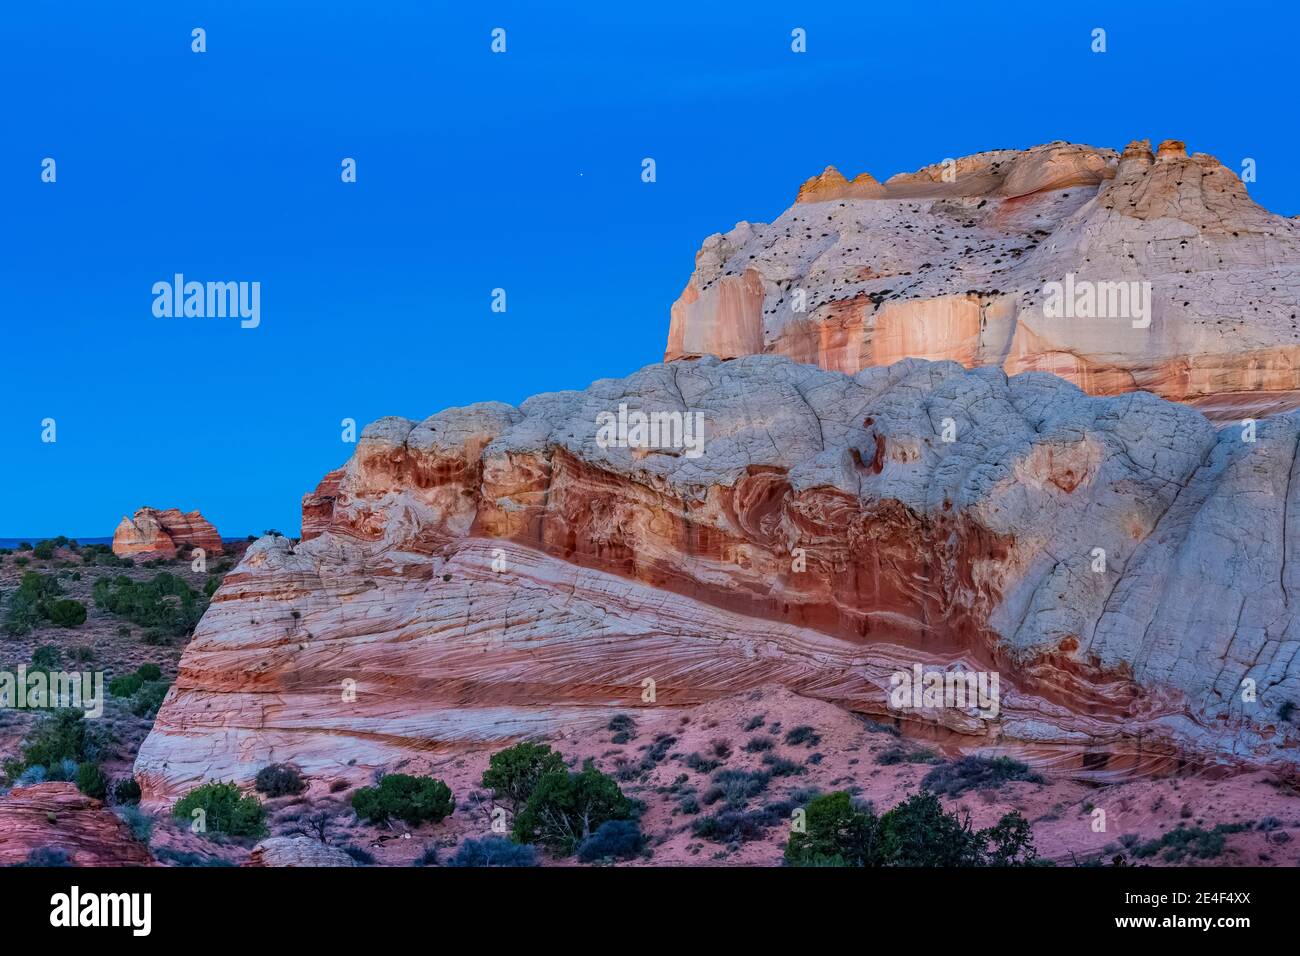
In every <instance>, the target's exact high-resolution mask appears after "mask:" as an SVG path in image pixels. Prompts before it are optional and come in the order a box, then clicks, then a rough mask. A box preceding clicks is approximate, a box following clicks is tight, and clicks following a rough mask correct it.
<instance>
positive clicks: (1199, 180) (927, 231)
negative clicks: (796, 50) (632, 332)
mask: <svg viewBox="0 0 1300 956" xmlns="http://www.w3.org/2000/svg"><path fill="white" fill-rule="evenodd" d="M1053 283H1057V284H1060V285H1061V286H1063V287H1064V288H1063V289H1062V290H1061V291H1062V292H1063V293H1064V296H1063V297H1064V298H1066V299H1068V300H1069V301H1068V302H1062V301H1061V297H1058V296H1057V295H1056V294H1055V292H1054V290H1053V289H1052V285H1051V284H1053ZM1144 284H1146V285H1144ZM1298 294H1300V223H1297V222H1296V221H1295V220H1291V219H1286V218H1283V217H1281V216H1276V215H1273V214H1271V213H1269V212H1267V211H1266V210H1264V209H1262V208H1260V207H1259V206H1258V205H1256V204H1255V203H1254V202H1253V201H1252V200H1251V199H1250V197H1249V196H1248V195H1247V192H1246V188H1245V186H1244V185H1243V184H1242V182H1241V180H1240V179H1239V178H1238V176H1237V175H1236V174H1235V173H1234V172H1233V171H1232V170H1230V169H1228V168H1226V167H1225V166H1223V165H1222V164H1220V163H1219V161H1218V160H1216V159H1214V158H1213V157H1211V156H1208V155H1205V154H1203V153H1197V154H1195V155H1192V156H1190V157H1189V156H1188V155H1187V153H1186V149H1185V148H1184V146H1183V144H1182V143H1180V142H1177V141H1172V140H1171V141H1166V142H1165V143H1162V144H1161V145H1160V147H1159V150H1158V151H1157V153H1156V154H1155V155H1153V154H1152V152H1151V149H1150V144H1149V143H1148V142H1147V141H1142V142H1136V143H1131V144H1130V145H1129V146H1128V147H1127V148H1126V149H1125V150H1124V151H1123V153H1122V154H1120V153H1116V152H1115V151H1114V150H1110V149H1094V148H1092V147H1089V146H1080V145H1073V144H1068V143H1059V142H1058V143H1050V144H1047V145H1045V146H1037V147H1034V148H1032V149H1028V150H996V151H992V152H986V153H978V154H976V155H974V156H967V157H964V158H962V159H958V160H946V161H944V162H943V163H940V164H938V165H935V166H930V167H927V168H925V169H922V170H920V171H919V172H916V173H911V174H900V175H897V176H894V177H892V178H891V179H889V180H887V181H886V182H885V183H883V184H881V183H877V182H876V181H875V180H874V179H872V178H871V177H870V176H869V175H867V174H863V175H861V176H859V177H857V178H856V179H854V180H853V181H852V182H850V181H848V180H847V179H846V178H845V177H844V176H843V175H841V174H840V173H839V172H837V171H836V170H834V169H833V168H828V169H827V170H826V171H825V172H824V173H822V174H821V175H820V176H817V177H814V178H813V179H810V180H809V181H808V182H806V183H805V184H804V185H803V187H802V188H801V189H800V190H799V195H798V198H797V200H796V202H795V205H793V206H792V207H791V208H790V209H788V210H787V211H786V212H785V213H783V214H782V215H781V216H780V217H779V218H778V219H777V220H776V221H775V222H773V223H771V224H770V225H768V224H762V223H748V222H741V223H739V224H737V225H736V227H735V228H733V229H732V230H731V231H730V232H728V233H726V234H722V235H714V236H710V237H709V238H708V239H706V240H705V242H704V245H703V247H702V248H701V249H700V251H699V253H698V254H697V255H696V259H695V272H694V273H693V274H692V276H691V278H690V281H689V282H688V283H687V285H686V288H685V290H684V291H683V292H682V295H681V297H680V298H679V299H678V300H677V302H676V303H675V304H674V305H673V307H672V322H671V328H670V331H669V336H668V346H667V350H666V355H665V358H666V359H668V360H672V359H678V358H683V357H693V356H699V355H708V354H712V355H717V356H720V357H723V358H729V357H734V356H740V355H750V354H764V353H771V354H778V355H786V356H789V357H791V358H793V359H795V360H796V361H799V362H806V363H813V364H817V365H820V366H821V367H823V368H827V369H834V370H837V371H842V372H848V373H853V372H857V371H859V370H860V369H863V368H868V367H871V366H881V365H889V364H891V363H893V362H896V361H898V360H899V359H902V358H908V357H914V358H925V359H931V360H944V359H949V360H953V361H957V362H960V363H962V364H963V365H966V366H968V367H974V366H997V367H1000V368H1002V369H1004V370H1005V371H1007V372H1008V373H1011V374H1014V373H1017V372H1023V371H1048V372H1053V373H1055V374H1057V375H1060V376H1062V377H1063V378H1066V379H1068V380H1070V381H1072V382H1074V383H1075V384H1077V385H1079V386H1080V387H1081V388H1083V389H1084V390H1085V391H1086V392H1088V393H1089V394H1094V395H1112V394H1117V393H1121V392H1126V391H1133V390H1146V391H1151V392H1154V393H1156V394H1157V395H1160V396H1162V397H1164V398H1167V399H1170V400H1172V401H1178V402H1187V403H1192V404H1195V405H1197V406H1198V407H1200V408H1201V409H1202V410H1203V411H1205V412H1206V414H1208V415H1210V416H1211V417H1212V418H1216V419H1221V420H1228V419H1235V418H1240V417H1243V416H1247V415H1255V416H1258V415H1263V414H1271V413H1274V412H1277V411H1285V410H1288V409H1290V408H1294V407H1296V406H1297V405H1298V404H1300V324H1298V322H1300V320H1298V319H1297V314H1298V313H1300V307H1298V306H1297V297H1298Z"/></svg>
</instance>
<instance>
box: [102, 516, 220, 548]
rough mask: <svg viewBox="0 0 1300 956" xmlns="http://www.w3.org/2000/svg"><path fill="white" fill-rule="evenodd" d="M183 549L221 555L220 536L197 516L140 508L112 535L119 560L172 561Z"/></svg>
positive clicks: (204, 520)
mask: <svg viewBox="0 0 1300 956" xmlns="http://www.w3.org/2000/svg"><path fill="white" fill-rule="evenodd" d="M182 547H183V548H202V549H203V550H204V552H206V553H207V554H208V555H214V554H220V553H221V535H219V534H218V533H217V529H216V528H214V527H213V526H212V523H211V522H209V521H208V520H207V519H206V518H204V517H203V515H201V514H199V512H197V511H190V512H188V513H185V514H182V513H181V512H180V511H179V510H178V509H176V508H168V509H167V510H166V511H158V510H156V509H154V508H141V509H140V510H138V511H137V512H136V513H135V517H133V518H126V517H124V518H122V520H121V522H120V523H119V524H118V526H117V530H115V531H114V532H113V553H114V554H116V555H117V556H118V557H120V558H145V559H150V558H174V557H176V551H177V549H178V548H182Z"/></svg>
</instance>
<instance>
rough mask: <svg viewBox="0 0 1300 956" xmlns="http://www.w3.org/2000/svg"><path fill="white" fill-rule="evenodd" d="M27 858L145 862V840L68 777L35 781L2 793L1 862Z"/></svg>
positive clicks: (78, 863)
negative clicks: (41, 854) (36, 853)
mask: <svg viewBox="0 0 1300 956" xmlns="http://www.w3.org/2000/svg"><path fill="white" fill-rule="evenodd" d="M33 851H42V852H44V853H45V857H44V858H43V859H35V860H31V862H39V863H41V864H42V865H45V866H49V865H51V864H52V862H53V861H54V860H55V859H56V858H61V859H62V861H63V862H64V863H66V864H69V865H72V866H148V865H150V864H152V863H153V858H152V857H150V856H149V851H148V850H147V849H146V848H145V846H144V845H143V844H141V843H139V842H137V841H136V840H135V838H134V837H132V836H131V830H130V828H129V827H127V826H126V824H124V823H123V822H122V821H121V820H119V819H118V818H117V817H116V816H115V815H114V814H113V811H111V810H109V809H108V808H107V807H105V806H104V804H102V803H101V802H100V801H98V800H95V799H92V798H91V797H87V796H86V795H84V794H83V793H81V792H80V791H79V790H77V788H76V786H75V785H74V784H71V783H38V784H36V785H34V786H31V787H22V788H20V789H17V790H12V791H10V792H9V793H8V794H7V795H5V796H4V797H0V866H15V865H17V864H20V863H27V862H29V859H31V855H32V853H33Z"/></svg>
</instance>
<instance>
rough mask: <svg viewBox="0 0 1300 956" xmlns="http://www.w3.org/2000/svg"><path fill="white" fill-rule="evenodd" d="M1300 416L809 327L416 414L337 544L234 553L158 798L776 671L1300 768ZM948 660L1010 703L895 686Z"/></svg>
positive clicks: (947, 710)
mask: <svg viewBox="0 0 1300 956" xmlns="http://www.w3.org/2000/svg"><path fill="white" fill-rule="evenodd" d="M1067 160H1068V161H1067ZM1089 168H1091V167H1089V165H1088V163H1087V161H1086V157H1084V158H1083V159H1078V158H1076V159H1069V157H1065V158H1062V159H1061V161H1060V162H1059V163H1057V164H1056V165H1055V166H1047V167H1045V169H1044V170H1043V171H1040V172H1039V173H1037V174H1036V175H1039V176H1040V177H1046V178H1047V179H1048V180H1049V181H1054V180H1055V179H1056V178H1060V177H1064V178H1071V177H1077V176H1080V175H1083V174H1084V173H1085V172H1086V171H1087V170H1088V169H1089ZM1024 175H1025V176H1029V173H1025V174H1024ZM1007 178H1009V177H1008V176H1007V175H999V176H998V181H999V182H1005V180H1006V179H1007ZM1036 181H1037V180H1035V179H1033V178H1032V177H1030V179H1029V181H1028V185H1030V186H1032V185H1033V183H1034V182H1036ZM1016 188H1026V186H1025V184H1024V183H1022V184H1021V185H1020V186H1018V187H1016ZM620 406H627V407H628V408H629V409H631V410H633V411H638V410H639V411H645V412H660V413H673V412H677V413H693V414H699V415H701V416H702V419H703V423H704V434H705V444H704V448H703V454H700V455H698V456H693V455H692V454H690V453H689V452H687V451H684V450H683V449H682V448H679V447H660V448H651V447H620V446H619V444H618V443H617V442H615V443H613V444H611V443H610V442H609V441H607V440H603V439H602V431H601V428H602V425H601V424H600V423H601V422H602V416H605V415H608V414H615V413H618V412H619V411H620ZM608 437H609V435H608V434H604V438H608ZM661 437H662V436H661ZM629 438H630V435H629ZM1246 438H1249V439H1253V440H1244V439H1246ZM1298 439H1300V415H1296V416H1293V415H1286V416H1280V417H1276V418H1272V419H1269V420H1267V421H1263V422H1260V423H1259V424H1258V425H1257V426H1256V427H1255V429H1254V431H1253V432H1252V433H1250V434H1249V435H1247V434H1246V433H1245V432H1243V431H1242V430H1240V429H1237V428H1229V429H1225V430H1223V431H1221V432H1216V430H1215V428H1214V427H1213V426H1212V425H1211V424H1210V423H1209V422H1208V421H1207V420H1206V418H1205V417H1204V416H1202V415H1201V414H1200V413H1199V412H1197V411H1195V410H1194V409H1192V408H1189V407H1186V406H1184V405H1180V404H1175V403H1170V402H1167V401H1163V400H1161V399H1159V398H1157V397H1155V396H1153V395H1151V394H1148V393H1144V392H1134V393H1126V394H1122V395H1118V396H1114V397H1089V396H1088V395H1086V394H1085V393H1084V392H1082V391H1080V390H1079V389H1078V388H1076V387H1075V386H1074V385H1072V384H1070V383H1068V382H1065V381H1063V380H1062V379H1060V378H1057V377H1055V376H1052V375H1047V374H1043V373H1041V372H1031V373H1028V374H1021V375H1016V376H1013V377H1008V376H1007V375H1006V374H1005V373H1004V372H1003V371H1002V370H1001V369H998V368H994V367H983V368H976V369H974V370H967V369H965V368H963V367H962V366H961V365H959V364H957V363H954V362H927V361H922V360H916V359H909V360H905V361H901V362H898V363H896V364H893V365H891V366H889V367H869V368H866V369H863V370H861V371H859V372H857V373H856V374H853V375H846V374H843V373H841V372H838V371H827V370H824V369H820V368H817V367H815V366H811V365H801V364H797V363H795V362H792V361H790V360H789V359H787V358H785V357H782V356H777V355H761V356H750V357H746V358H741V359H737V360H733V361H720V360H718V359H716V358H713V357H705V358H702V359H700V360H698V361H692V362H677V363H672V364H666V365H654V366H649V367H647V368H645V369H643V370H641V371H640V372H638V373H636V374H634V375H632V376H629V377H628V378H625V379H618V380H614V379H607V380H602V381H598V382H595V383H593V384H592V385H591V386H590V387H589V388H588V389H586V390H584V391H570V392H556V393H549V394H543V395H538V396H535V397H533V398H531V399H529V400H528V401H526V402H524V403H523V404H522V405H521V406H519V407H518V408H515V407H511V406H509V405H503V404H499V403H488V404H480V405H474V406H470V407H468V408H458V409H450V410H448V411H444V412H441V413H439V414H437V415H434V416H432V417H430V418H428V419H426V420H425V421H423V422H412V421H408V420H405V419H398V418H387V419H382V420H380V421H378V422H376V423H374V424H372V425H371V426H370V427H369V428H367V429H366V430H365V432H364V434H363V437H362V440H361V442H360V443H359V444H358V446H357V449H356V452H355V454H354V455H353V457H352V459H351V460H350V461H349V462H348V463H347V464H346V465H345V466H344V467H342V468H341V469H338V470H336V471H334V472H331V473H330V474H329V475H328V476H326V478H325V480H324V481H322V483H321V485H320V487H319V488H317V490H316V492H315V493H314V494H311V495H308V496H306V497H305V498H304V501H303V511H304V523H303V540H302V542H301V543H299V544H295V543H294V542H292V541H291V540H289V539H287V538H273V537H268V538H263V539H262V540H260V541H258V542H257V543H256V544H254V545H252V546H251V547H250V548H249V550H248V551H247V553H246V554H245V556H244V558H243V560H242V561H241V563H240V564H239V566H238V567H237V568H236V569H235V570H234V571H233V572H232V573H230V574H229V575H227V576H226V578H225V581H224V583H223V584H222V586H221V588H220V589H219V590H218V591H217V593H216V594H215V595H214V598H213V600H212V603H211V605H210V607H209V610H208V612H207V613H206V614H205V616H204V618H203V620H202V622H201V623H200V624H199V627H198V629H197V630H196V632H195V635H194V638H193V640H192V641H191V643H190V644H189V646H188V647H187V648H186V650H185V653H184V655H183V657H182V659H181V662H180V670H179V676H178V679H177V681H176V684H175V685H174V687H173V688H172V690H171V691H170V692H169V693H168V697H167V699H166V701H165V702H164V704H163V707H162V709H161V711H160V712H159V714H158V717H157V719H156V721H155V723H154V727H153V730H152V731H151V733H150V735H149V737H148V739H147V740H146V741H145V743H144V745H143V746H142V748H141V750H140V752H139V756H138V759H137V761H136V765H135V774H136V777H137V779H139V780H141V782H142V785H143V786H144V789H145V802H146V803H147V804H151V805H159V804H163V803H166V802H169V801H171V800H174V799H175V798H176V797H177V796H178V795H179V794H180V793H183V792H184V791H185V790H187V789H189V788H190V787H192V786H194V785H195V784H197V783H199V782H202V781H204V780H207V779H222V780H237V781H240V782H245V783H246V782H248V781H250V780H251V778H252V777H253V775H254V774H255V773H256V772H257V770H258V769H260V768H261V767H262V766H264V765H265V764H267V763H269V762H273V761H276V760H285V759H292V760H293V761H294V762H295V763H296V764H297V765H298V766H300V767H301V768H302V769H303V771H304V772H305V773H306V774H307V775H308V776H313V775H318V774H328V775H329V776H330V777H331V778H335V777H349V776H351V777H355V778H357V779H363V778H368V777H369V775H370V774H371V772H372V771H373V770H375V769H377V768H386V769H392V768H393V767H395V766H399V765H401V764H402V762H403V761H405V760H408V759H410V758H412V757H413V756H417V755H421V754H430V753H442V752H447V751H454V750H455V749H456V748H458V747H466V746H480V745H482V744H483V743H484V742H488V741H506V740H509V739H512V738H517V737H521V736H528V735H545V734H550V733H553V732H556V731H558V730H564V731H565V732H568V733H582V732H584V729H593V728H596V727H598V726H601V725H603V724H604V723H606V722H607V721H608V720H609V718H610V716H611V715H612V714H613V713H616V712H619V711H624V710H628V709H629V708H637V707H653V708H674V707H685V706H692V705H698V704H701V703H705V702H708V701H711V700H714V699H717V698H719V697H722V696H725V695H732V694H736V693H738V692H740V691H744V690H746V689H748V688H756V687H761V686H766V685H781V686H783V687H786V688H789V689H790V690H791V691H793V692H795V693H797V694H799V695H802V696H804V697H810V698H816V699H819V700H823V701H828V702H832V703H835V704H837V705H839V706H842V707H844V708H846V709H849V710H852V711H856V712H859V713H864V714H874V715H879V716H880V717H882V718H885V719H892V720H896V721H899V722H902V723H903V724H905V725H907V726H911V727H916V728H932V729H933V732H934V733H942V734H945V735H948V736H949V737H950V738H952V739H953V740H956V741H964V746H966V747H968V748H970V749H978V748H982V747H990V746H1002V745H1007V744H1009V743H1015V744H1017V745H1019V746H1021V747H1023V748H1027V749H1030V750H1033V751H1035V752H1037V753H1039V754H1043V755H1048V756H1050V757H1051V759H1052V760H1054V761H1055V762H1056V764H1057V765H1059V766H1062V767H1067V768H1071V769H1072V770H1074V771H1076V772H1078V773H1080V774H1094V775H1100V776H1106V775H1109V776H1120V775H1124V774H1126V773H1129V772H1131V771H1133V770H1138V769H1147V768H1152V767H1158V766H1161V765H1166V764H1171V763H1173V762H1175V761H1180V760H1192V761H1196V762H1201V763H1205V764H1210V765H1215V764H1217V765H1222V766H1238V765H1245V766H1260V767H1265V766H1267V767H1271V768H1274V769H1277V768H1281V769H1283V770H1285V771H1288V772H1289V771H1292V770H1294V768H1295V765H1296V763H1297V757H1298V756H1300V749H1298V744H1300V727H1297V726H1296V725H1295V724H1294V723H1292V722H1289V721H1288V720H1285V719H1283V716H1282V715H1280V714H1279V710H1281V711H1282V714H1285V713H1286V708H1284V707H1283V705H1284V704H1285V703H1286V702H1288V701H1290V702H1293V703H1294V702H1297V701H1300V653H1298V652H1300V633H1297V628H1300V623H1298V620H1297V617H1296V615H1295V614H1294V613H1293V612H1292V609H1291V607H1290V599H1291V597H1292V596H1293V595H1295V594H1298V593H1300V554H1293V553H1292V552H1293V551H1295V550H1297V549H1298V548H1300V535H1296V534H1293V533H1291V532H1290V522H1291V520H1292V519H1293V517H1294V516H1295V515H1297V514H1300V501H1298V502H1297V507H1296V508H1292V507H1291V505H1290V502H1291V500H1292V499H1293V498H1297V497H1300V484H1297V483H1295V482H1293V481H1292V480H1291V479H1292V476H1293V473H1294V472H1295V470H1296V458H1297V456H1296V452H1297V441H1298ZM629 443H631V444H638V442H636V441H634V440H633V441H630V442H629ZM639 444H642V445H644V443H639ZM661 444H662V442H661ZM668 444H669V445H671V444H672V443H671V442H669V443H668ZM918 664H919V665H922V666H923V667H925V668H926V669H931V670H933V669H946V670H950V669H965V670H970V671H983V672H990V671H991V672H995V673H997V674H999V675H1000V678H1001V700H1000V707H999V708H998V712H997V713H996V714H995V715H992V716H990V715H988V714H981V713H979V712H977V710H976V709H975V708H972V707H967V708H956V707H930V706H923V707H921V708H916V709H902V710H900V709H899V708H897V707H895V706H893V705H892V704H891V701H890V688H891V682H892V680H893V675H895V674H896V673H898V672H905V671H907V670H909V669H911V668H912V667H913V666H914V665H918ZM1246 679H1249V680H1250V681H1251V682H1253V684H1252V686H1253V687H1255V688H1256V689H1257V690H1256V693H1254V694H1251V695H1243V693H1242V692H1241V691H1242V687H1243V681H1244V680H1246ZM1247 696H1248V697H1249V698H1250V699H1249V700H1247V699H1244V698H1245V697H1247Z"/></svg>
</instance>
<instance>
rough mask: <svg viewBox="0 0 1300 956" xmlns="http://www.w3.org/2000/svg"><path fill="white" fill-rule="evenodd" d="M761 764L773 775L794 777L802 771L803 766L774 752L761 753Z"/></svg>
mask: <svg viewBox="0 0 1300 956" xmlns="http://www.w3.org/2000/svg"><path fill="white" fill-rule="evenodd" d="M763 766H765V767H767V772H768V773H770V774H771V775H772V776H774V777H795V776H798V775H799V774H802V773H803V772H804V769H803V767H801V766H799V765H798V764H797V763H795V762H794V761H793V760H788V759H786V758H785V757H778V756H777V755H776V754H763Z"/></svg>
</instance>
